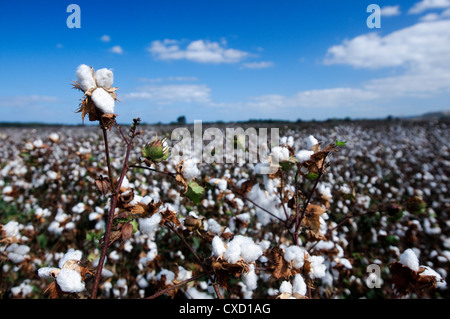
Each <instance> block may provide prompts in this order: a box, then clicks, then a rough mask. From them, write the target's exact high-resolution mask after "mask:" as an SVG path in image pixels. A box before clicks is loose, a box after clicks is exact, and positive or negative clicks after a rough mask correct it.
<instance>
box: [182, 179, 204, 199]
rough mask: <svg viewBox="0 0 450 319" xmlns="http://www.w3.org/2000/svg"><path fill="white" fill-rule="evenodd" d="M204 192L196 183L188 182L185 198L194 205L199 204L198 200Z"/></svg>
mask: <svg viewBox="0 0 450 319" xmlns="http://www.w3.org/2000/svg"><path fill="white" fill-rule="evenodd" d="M204 192H205V189H204V188H203V187H202V186H200V185H199V184H197V182H194V181H190V182H189V184H188V190H187V192H186V196H187V197H188V198H190V199H191V200H192V201H193V202H194V203H195V204H200V199H201V197H202V195H203V193H204Z"/></svg>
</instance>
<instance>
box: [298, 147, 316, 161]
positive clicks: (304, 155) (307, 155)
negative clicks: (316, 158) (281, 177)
mask: <svg viewBox="0 0 450 319" xmlns="http://www.w3.org/2000/svg"><path fill="white" fill-rule="evenodd" d="M313 154H314V152H313V151H308V150H300V151H298V152H297V154H295V157H296V158H297V159H298V161H299V162H300V163H303V162H306V161H309V160H310V159H311V155H313Z"/></svg>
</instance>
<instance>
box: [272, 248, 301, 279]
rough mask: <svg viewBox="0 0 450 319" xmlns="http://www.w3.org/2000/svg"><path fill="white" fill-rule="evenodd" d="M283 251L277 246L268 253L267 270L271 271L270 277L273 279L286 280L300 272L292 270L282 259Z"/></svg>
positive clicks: (295, 269)
mask: <svg viewBox="0 0 450 319" xmlns="http://www.w3.org/2000/svg"><path fill="white" fill-rule="evenodd" d="M283 256H284V250H283V249H281V248H280V247H278V246H275V247H273V248H272V249H271V250H269V251H268V253H267V257H268V259H269V262H268V268H269V269H270V270H272V276H273V277H274V278H275V279H277V280H278V279H287V278H289V277H291V276H294V275H296V274H298V273H300V272H301V270H300V269H297V268H294V267H293V266H292V265H291V264H290V263H288V262H287V261H286V260H285V259H284V258H283Z"/></svg>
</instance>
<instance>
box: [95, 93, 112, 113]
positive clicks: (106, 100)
mask: <svg viewBox="0 0 450 319" xmlns="http://www.w3.org/2000/svg"><path fill="white" fill-rule="evenodd" d="M91 98H92V101H94V104H95V106H97V108H99V109H100V110H101V111H102V112H103V113H114V98H113V97H112V96H111V95H110V94H109V93H108V92H106V91H105V90H104V89H103V88H97V89H95V91H94V92H92V95H91Z"/></svg>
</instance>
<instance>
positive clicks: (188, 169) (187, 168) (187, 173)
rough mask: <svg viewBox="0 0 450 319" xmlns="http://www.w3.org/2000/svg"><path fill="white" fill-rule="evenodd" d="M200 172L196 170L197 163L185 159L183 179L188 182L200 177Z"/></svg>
mask: <svg viewBox="0 0 450 319" xmlns="http://www.w3.org/2000/svg"><path fill="white" fill-rule="evenodd" d="M200 173H201V172H200V170H199V169H198V168H197V163H196V162H195V161H194V160H193V159H187V160H186V161H184V162H183V177H184V179H185V180H187V181H190V180H192V179H194V178H196V177H198V176H199V175H200Z"/></svg>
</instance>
